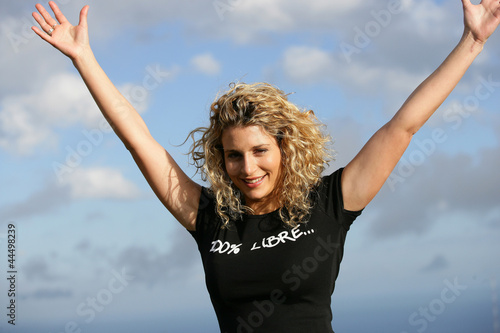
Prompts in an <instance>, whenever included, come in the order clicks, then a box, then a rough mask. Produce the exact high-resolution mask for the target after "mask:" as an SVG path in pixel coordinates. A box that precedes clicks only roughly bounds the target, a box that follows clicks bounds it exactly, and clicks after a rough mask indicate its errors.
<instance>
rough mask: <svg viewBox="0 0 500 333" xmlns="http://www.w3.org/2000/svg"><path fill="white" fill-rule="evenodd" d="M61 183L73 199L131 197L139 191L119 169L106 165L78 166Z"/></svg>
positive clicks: (136, 195) (135, 196) (134, 196)
mask: <svg viewBox="0 0 500 333" xmlns="http://www.w3.org/2000/svg"><path fill="white" fill-rule="evenodd" d="M63 184H65V185H67V186H69V188H70V193H71V196H72V197H73V198H74V199H133V198H137V197H138V196H139V195H140V193H141V191H140V190H139V189H138V188H137V186H135V185H134V184H133V183H132V182H131V181H129V180H127V179H126V178H125V177H124V176H123V174H122V173H121V172H120V171H119V170H116V169H112V168H106V167H98V168H78V169H77V170H75V171H74V172H73V173H71V174H70V175H67V176H65V178H64V182H63Z"/></svg>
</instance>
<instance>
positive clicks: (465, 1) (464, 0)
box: [462, 0, 472, 8]
mask: <svg viewBox="0 0 500 333" xmlns="http://www.w3.org/2000/svg"><path fill="white" fill-rule="evenodd" d="M462 5H463V6H464V8H466V7H469V6H471V5H472V3H471V2H470V0H462Z"/></svg>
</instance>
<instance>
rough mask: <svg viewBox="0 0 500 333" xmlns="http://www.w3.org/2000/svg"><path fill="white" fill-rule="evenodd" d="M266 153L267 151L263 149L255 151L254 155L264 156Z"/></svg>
mask: <svg viewBox="0 0 500 333" xmlns="http://www.w3.org/2000/svg"><path fill="white" fill-rule="evenodd" d="M266 152H267V149H265V148H259V149H256V150H255V153H256V154H264V153H266Z"/></svg>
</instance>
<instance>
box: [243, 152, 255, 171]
mask: <svg viewBox="0 0 500 333" xmlns="http://www.w3.org/2000/svg"><path fill="white" fill-rule="evenodd" d="M255 168H256V163H255V159H254V158H253V157H252V156H248V155H245V156H244V157H243V166H242V172H243V174H244V176H251V175H253V174H254V171H255Z"/></svg>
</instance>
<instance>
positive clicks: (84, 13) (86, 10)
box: [79, 5, 89, 28]
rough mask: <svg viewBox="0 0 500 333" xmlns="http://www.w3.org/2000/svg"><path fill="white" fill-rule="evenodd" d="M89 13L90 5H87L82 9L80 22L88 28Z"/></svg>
mask: <svg viewBox="0 0 500 333" xmlns="http://www.w3.org/2000/svg"><path fill="white" fill-rule="evenodd" d="M88 13H89V6H88V5H87V6H85V7H83V8H82V10H81V11H80V23H79V25H80V26H82V27H84V28H86V27H87V15H88Z"/></svg>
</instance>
